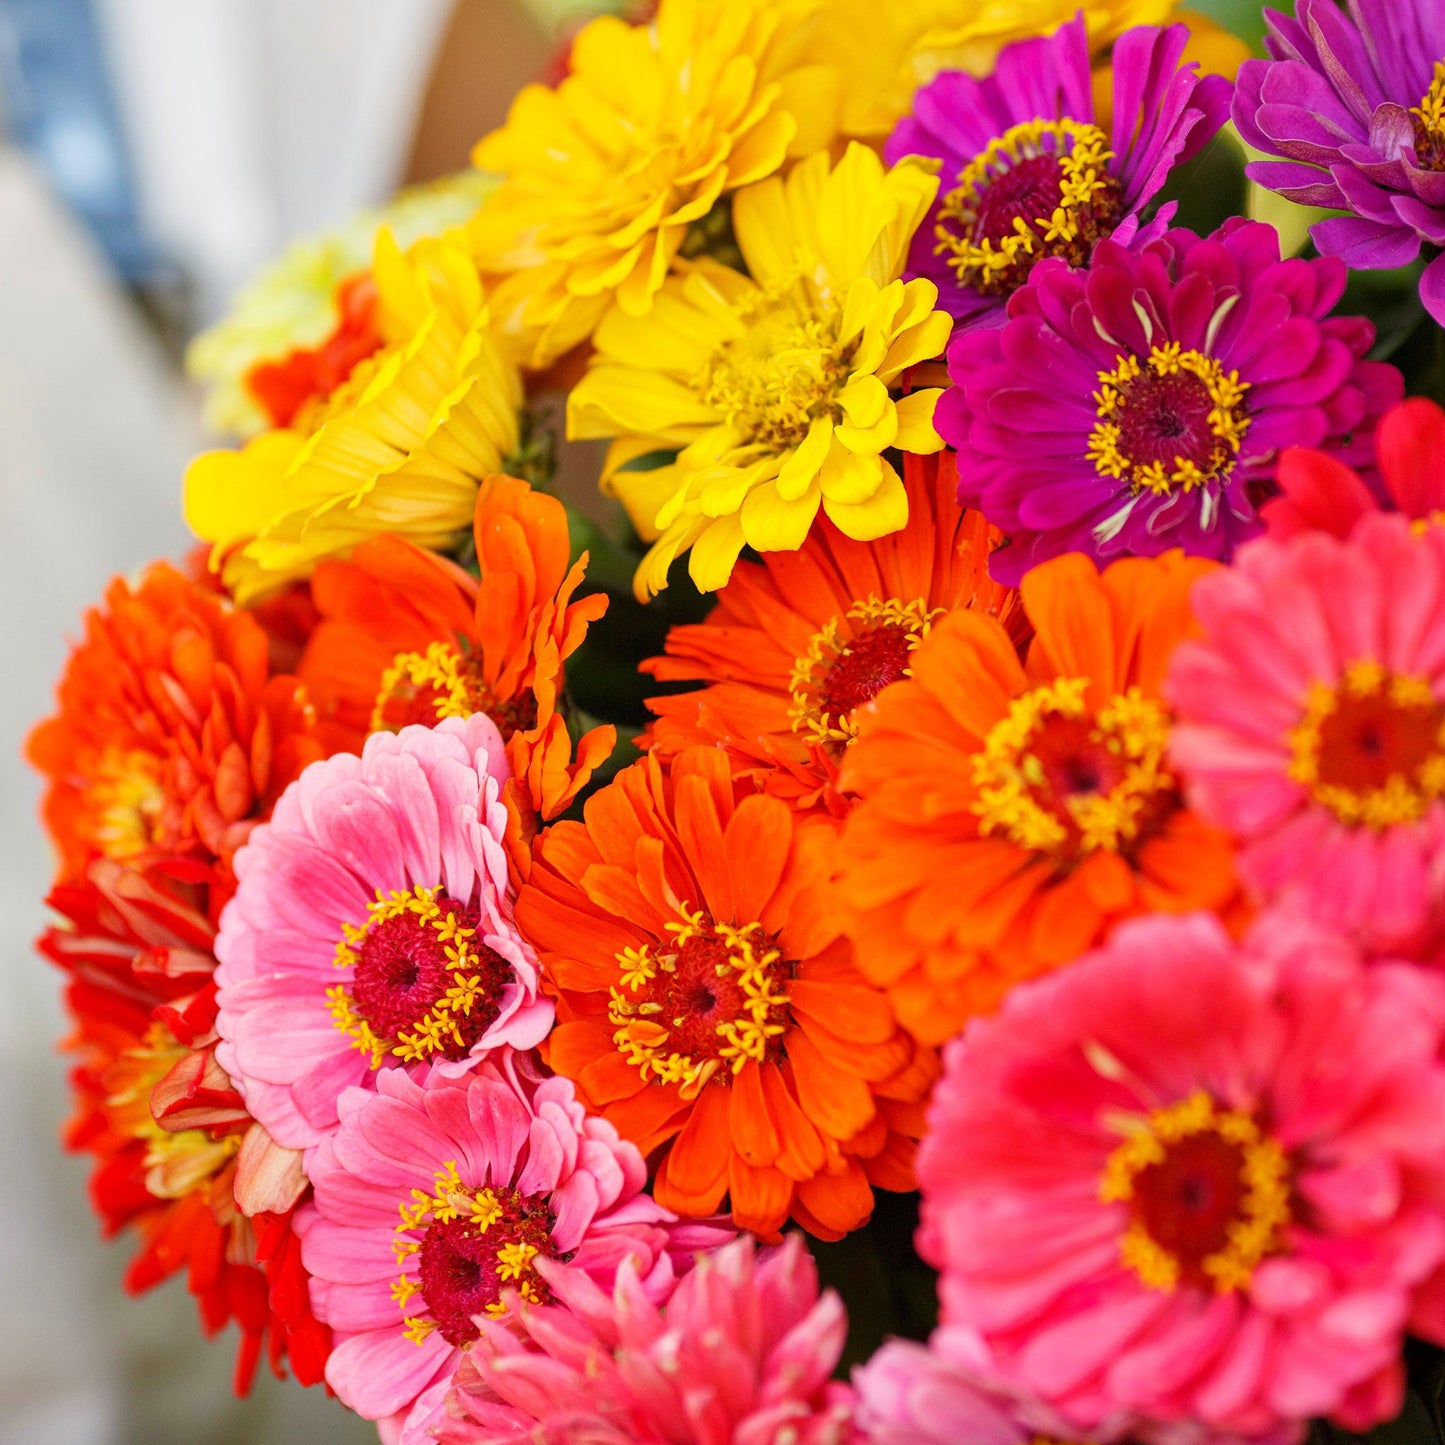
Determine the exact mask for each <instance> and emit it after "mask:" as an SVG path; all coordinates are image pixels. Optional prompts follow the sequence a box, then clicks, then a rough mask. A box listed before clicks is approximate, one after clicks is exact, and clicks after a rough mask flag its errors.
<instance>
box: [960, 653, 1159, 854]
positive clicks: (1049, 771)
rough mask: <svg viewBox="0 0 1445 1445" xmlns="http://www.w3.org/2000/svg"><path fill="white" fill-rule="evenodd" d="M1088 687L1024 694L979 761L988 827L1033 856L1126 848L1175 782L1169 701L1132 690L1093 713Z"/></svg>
mask: <svg viewBox="0 0 1445 1445" xmlns="http://www.w3.org/2000/svg"><path fill="white" fill-rule="evenodd" d="M1089 686H1090V683H1089V679H1088V678H1083V677H1060V678H1056V679H1055V680H1054V681H1053V682H1051V683H1047V684H1045V685H1044V686H1042V687H1036V688H1034V689H1033V690H1032V691H1030V692H1027V693H1024V694H1023V696H1021V697H1018V698H1015V699H1014V700H1013V702H1012V703H1011V704H1010V706H1009V710H1008V713H1007V714H1006V715H1005V716H1004V717H1003V718H1001V719H1000V720H999V721H998V722H997V723H995V724H994V726H993V727H992V728H991V729H990V730H989V734H988V737H987V738H985V739H984V745H983V748H982V749H981V750H980V751H979V752H977V753H975V754H974V756H973V760H972V763H973V782H974V786H975V787H976V788H977V790H978V797H977V798H976V799H975V801H974V803H973V805H972V807H973V811H974V813H975V814H976V815H977V816H978V818H979V819H980V823H979V832H980V833H981V834H984V835H989V834H1002V835H1003V836H1004V837H1006V838H1008V839H1009V840H1010V841H1011V842H1013V843H1015V844H1017V845H1018V846H1019V847H1020V848H1025V849H1027V850H1028V851H1030V852H1034V853H1054V854H1059V853H1065V852H1070V853H1074V852H1077V853H1088V852H1093V851H1095V850H1097V849H1107V850H1109V851H1112V852H1118V851H1120V850H1121V849H1123V848H1125V847H1126V846H1127V845H1128V844H1130V843H1131V842H1133V841H1134V840H1135V839H1136V838H1138V836H1139V835H1140V833H1141V832H1142V831H1143V829H1144V826H1145V824H1146V823H1147V822H1148V820H1149V819H1150V817H1151V816H1152V815H1153V814H1154V813H1155V811H1156V810H1157V808H1158V806H1159V803H1160V801H1161V798H1162V797H1163V796H1164V795H1166V794H1168V793H1169V792H1171V791H1172V790H1173V789H1174V786H1175V780H1174V777H1173V775H1172V774H1171V773H1170V772H1169V770H1168V768H1167V767H1166V766H1165V751H1166V748H1167V746H1168V741H1169V715H1168V713H1167V712H1166V711H1165V709H1164V707H1163V706H1162V705H1161V704H1160V703H1158V702H1156V701H1155V700H1153V699H1152V698H1147V697H1145V696H1143V694H1142V693H1141V692H1140V691H1139V689H1138V688H1136V687H1131V688H1129V689H1128V690H1127V691H1125V692H1123V693H1116V694H1114V696H1112V697H1111V698H1109V700H1108V702H1107V703H1105V705H1104V706H1103V707H1101V708H1099V709H1098V711H1097V712H1093V713H1091V712H1090V708H1089V705H1088V702H1087V700H1086V698H1087V693H1088V690H1089ZM1046 745H1047V746H1046ZM1106 782H1107V783H1108V786H1107V787H1104V786H1103V784H1104V783H1106Z"/></svg>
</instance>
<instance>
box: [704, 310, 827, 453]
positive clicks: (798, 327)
mask: <svg viewBox="0 0 1445 1445" xmlns="http://www.w3.org/2000/svg"><path fill="white" fill-rule="evenodd" d="M796 291H797V288H796V287H795V286H790V287H782V288H777V289H775V290H772V291H768V292H763V293H761V294H760V295H759V296H757V297H756V298H754V299H753V300H752V301H751V302H749V303H747V304H746V305H744V306H741V307H740V308H739V309H738V313H737V319H738V322H739V323H740V329H739V330H738V332H737V334H736V335H734V336H732V337H730V338H729V339H728V340H726V341H724V342H723V343H722V345H721V346H720V347H719V348H718V350H717V351H716V352H715V353H714V354H713V356H712V357H711V358H710V360H709V361H708V363H707V365H706V366H705V367H704V368H703V370H702V372H701V374H700V375H699V376H698V377H697V379H696V380H695V382H694V387H695V389H696V391H697V394H698V396H699V397H700V398H701V399H702V401H703V403H704V405H706V406H709V407H711V408H713V410H714V411H716V412H717V413H718V414H719V415H720V416H722V417H723V418H724V419H725V420H726V422H727V424H728V426H729V427H730V428H731V429H732V431H734V432H735V433H736V434H737V437H738V445H739V446H741V447H743V448H746V449H748V450H749V451H753V452H755V453H756V455H757V456H759V457H761V456H768V455H780V454H782V453H784V452H789V451H792V450H794V449H795V448H797V447H799V446H801V445H802V443H803V441H804V440H805V439H806V438H807V435H808V431H809V429H810V428H811V427H812V425H813V423H814V422H815V421H816V420H818V419H819V418H820V417H827V418H828V419H830V420H832V421H834V422H839V421H841V420H842V419H843V410H842V406H841V405H840V403H839V400H838V394H839V392H840V391H841V390H842V389H843V387H844V386H845V385H846V384H847V381H848V378H849V376H850V375H851V374H852V361H851V354H852V351H853V347H852V346H848V347H844V346H840V344H839V341H838V327H839V322H840V320H841V314H840V313H838V312H837V311H836V310H826V311H824V312H823V313H822V314H817V306H816V305H810V304H806V303H805V301H804V300H803V299H802V298H800V297H799V296H798V295H797V294H796ZM730 461H731V464H733V465H742V464H743V459H741V458H738V457H736V456H734V457H732V458H730Z"/></svg>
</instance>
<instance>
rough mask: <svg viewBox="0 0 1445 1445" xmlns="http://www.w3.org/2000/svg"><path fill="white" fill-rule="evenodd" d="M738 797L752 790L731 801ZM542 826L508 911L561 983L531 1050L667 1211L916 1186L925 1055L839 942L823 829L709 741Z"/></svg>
mask: <svg viewBox="0 0 1445 1445" xmlns="http://www.w3.org/2000/svg"><path fill="white" fill-rule="evenodd" d="M739 793H745V794H749V796H744V797H742V799H741V801H739V800H738V797H737V795H738V794H739ZM585 818H586V821H585V823H573V822H561V823H554V824H553V825H552V827H551V828H550V829H549V830H548V831H547V832H546V833H545V834H543V835H542V837H541V838H540V839H539V840H538V845H537V850H536V854H535V858H534V862H533V867H532V872H531V876H530V878H529V880H528V883H527V884H526V886H525V887H524V888H523V889H522V891H521V894H520V896H519V898H518V902H517V921H518V923H519V925H520V926H521V928H522V931H523V933H524V934H525V936H526V937H527V938H528V940H529V941H530V942H531V943H533V944H534V945H535V946H536V948H537V951H538V953H539V955H540V956H541V961H542V966H543V969H544V970H545V975H546V980H547V986H548V988H549V990H552V991H555V993H556V994H557V998H558V1023H557V1027H556V1028H555V1029H554V1030H553V1031H552V1033H551V1035H550V1036H549V1037H548V1038H547V1040H546V1042H545V1043H544V1044H543V1046H542V1051H543V1056H544V1057H545V1058H546V1060H547V1062H548V1063H549V1064H550V1065H551V1066H552V1068H554V1069H555V1070H556V1071H557V1072H558V1073H559V1074H565V1075H567V1077H569V1078H571V1079H575V1080H576V1082H577V1090H578V1095H579V1097H580V1098H581V1099H582V1101H583V1103H584V1104H586V1105H587V1106H588V1108H590V1109H592V1110H594V1111H596V1112H597V1113H600V1114H601V1115H602V1116H603V1117H604V1118H606V1119H608V1120H610V1121H611V1122H612V1123H613V1124H615V1125H616V1126H617V1129H618V1131H619V1132H620V1133H621V1134H622V1135H623V1137H624V1138H628V1139H631V1140H633V1141H634V1142H635V1143H636V1144H637V1146H638V1147H639V1148H640V1149H641V1150H642V1152H643V1153H644V1154H645V1155H648V1156H649V1157H651V1156H653V1155H654V1154H655V1153H657V1152H658V1151H660V1150H662V1146H664V1145H667V1146H668V1147H667V1148H666V1149H665V1150H663V1151H662V1152H661V1158H660V1162H659V1163H658V1165H657V1182H656V1190H655V1192H656V1196H657V1199H658V1201H659V1202H660V1203H662V1204H664V1205H666V1206H667V1207H668V1208H669V1209H674V1210H676V1211H677V1212H678V1213H679V1214H689V1215H706V1214H711V1213H713V1212H714V1211H715V1210H716V1209H717V1208H718V1207H719V1205H720V1204H721V1202H722V1199H723V1196H724V1195H727V1196H729V1198H730V1201H731V1208H732V1215H733V1219H734V1220H735V1221H736V1222H737V1223H738V1224H739V1225H740V1226H742V1227H743V1228H746V1229H751V1230H753V1231H754V1232H756V1233H758V1234H763V1235H772V1234H775V1233H776V1232H777V1230H778V1229H779V1228H780V1226H781V1225H782V1224H783V1222H784V1221H785V1220H786V1219H787V1218H789V1216H791V1217H792V1218H793V1219H796V1220H797V1221H798V1222H799V1223H800V1224H802V1225H803V1226H804V1228H806V1229H808V1230H809V1231H811V1232H812V1233H814V1234H818V1235H820V1236H822V1237H823V1238H832V1239H836V1238H838V1237H840V1236H841V1235H843V1234H846V1233H847V1232H848V1231H849V1230H850V1229H856V1228H857V1227H858V1226H859V1225H860V1224H862V1223H863V1222H864V1221H865V1220H866V1219H867V1218H868V1216H869V1214H870V1213H871V1212H872V1208H873V1186H874V1185H878V1186H880V1187H882V1188H885V1189H910V1188H912V1187H913V1186H912V1170H911V1159H912V1152H913V1142H912V1141H913V1140H914V1139H916V1138H917V1137H918V1132H917V1131H918V1128H919V1126H920V1125H921V1122H922V1110H921V1108H920V1107H919V1102H918V1101H919V1100H920V1099H922V1098H923V1096H924V1094H925V1093H926V1091H927V1089H928V1086H929V1084H930V1082H931V1081H932V1078H933V1075H934V1071H935V1060H934V1058H933V1055H932V1054H931V1052H929V1051H928V1050H925V1049H918V1048H915V1047H914V1046H913V1044H912V1043H911V1042H910V1041H909V1039H908V1036H907V1035H906V1034H904V1033H902V1032H901V1031H900V1030H899V1029H898V1027H897V1025H896V1024H895V1022H894V1020H893V1014H892V1010H891V1009H890V1008H889V1006H888V1002H887V1000H886V999H885V998H884V997H883V995H882V994H881V993H879V992H878V991H877V990H875V989H872V988H870V987H869V986H868V985H867V983H866V982H865V981H864V979H863V977H862V975H861V974H860V973H859V972H858V970H857V968H855V967H854V964H853V962H852V959H851V956H850V953H849V950H848V947H847V945H846V943H843V942H842V941H840V940H839V939H838V937H837V925H836V922H835V921H834V920H833V919H832V918H831V917H830V916H829V914H828V912H827V909H826V900H825V898H824V896H823V893H822V890H821V887H820V885H821V883H822V882H823V879H824V877H825V876H826V873H827V870H828V869H829V867H830V866H831V865H832V863H833V861H834V856H835V853H836V831H835V829H834V826H833V825H832V824H831V823H830V822H829V821H827V820H826V819H821V818H815V819H811V820H807V819H800V818H799V817H797V816H796V815H795V814H794V813H793V812H792V811H791V810H790V809H789V808H788V806H787V805H786V804H785V803H783V802H781V801H780V800H778V799H777V798H770V797H766V796H762V795H757V794H753V793H752V790H751V788H749V787H747V786H746V785H743V786H741V787H740V786H739V783H738V780H737V779H736V778H735V777H734V775H733V773H732V772H731V771H730V769H729V764H728V759H727V756H726V754H724V753H723V752H722V751H721V750H720V749H717V748H689V749H688V750H686V751H685V752H682V753H679V754H678V755H677V757H676V758H675V759H673V761H672V763H671V767H670V769H668V770H664V768H663V767H662V765H661V764H660V763H659V762H658V760H657V759H656V758H651V757H649V758H645V759H644V760H643V761H642V762H640V763H637V764H635V765H634V766H632V767H630V768H627V769H626V770H625V771H623V772H622V773H620V774H619V775H618V777H617V778H616V779H615V780H614V781H613V782H612V783H610V784H609V785H608V786H607V787H605V788H603V789H602V790H601V791H600V792H598V793H596V794H594V795H593V796H592V797H591V798H589V799H588V801H587V803H586V805H585Z"/></svg>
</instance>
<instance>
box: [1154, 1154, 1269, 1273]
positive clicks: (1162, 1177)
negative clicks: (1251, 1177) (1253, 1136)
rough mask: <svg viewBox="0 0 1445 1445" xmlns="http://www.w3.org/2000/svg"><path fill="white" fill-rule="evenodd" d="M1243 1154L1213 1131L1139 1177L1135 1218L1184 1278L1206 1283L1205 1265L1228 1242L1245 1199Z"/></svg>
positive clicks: (1166, 1157) (1165, 1158) (1168, 1156)
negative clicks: (1170, 1257)
mask: <svg viewBox="0 0 1445 1445" xmlns="http://www.w3.org/2000/svg"><path fill="white" fill-rule="evenodd" d="M1243 1168H1244V1150H1243V1149H1242V1148H1241V1147H1240V1146H1239V1145H1238V1144H1232V1143H1230V1142H1229V1141H1228V1140H1226V1139H1222V1138H1220V1136H1219V1135H1218V1134H1216V1133H1214V1132H1212V1131H1209V1132H1205V1133H1199V1134H1191V1135H1189V1136H1188V1137H1187V1138H1184V1139H1180V1140H1179V1141H1178V1142H1177V1143H1175V1144H1172V1145H1170V1147H1169V1152H1168V1153H1167V1154H1166V1155H1165V1157H1164V1159H1163V1161H1162V1162H1161V1163H1158V1164H1151V1165H1149V1166H1148V1167H1147V1168H1145V1169H1141V1170H1140V1171H1139V1173H1138V1174H1136V1175H1135V1176H1134V1217H1135V1219H1137V1220H1138V1221H1139V1223H1140V1224H1142V1225H1143V1226H1144V1228H1145V1229H1146V1230H1147V1231H1148V1233H1149V1236H1150V1238H1151V1239H1153V1240H1154V1242H1155V1243H1156V1244H1158V1245H1159V1247H1160V1248H1161V1249H1164V1250H1166V1251H1167V1252H1168V1253H1169V1254H1172V1255H1173V1256H1174V1258H1175V1260H1177V1261H1178V1263H1179V1267H1180V1272H1181V1274H1182V1276H1183V1277H1184V1278H1185V1279H1187V1280H1188V1281H1189V1282H1191V1283H1193V1284H1202V1283H1204V1282H1205V1281H1206V1279H1207V1278H1208V1277H1207V1276H1206V1275H1205V1274H1204V1261H1205V1260H1206V1259H1207V1258H1208V1257H1209V1256H1210V1255H1212V1254H1215V1253H1217V1252H1218V1251H1219V1250H1222V1249H1223V1248H1225V1246H1226V1245H1227V1244H1228V1243H1229V1226H1230V1225H1231V1224H1232V1223H1233V1222H1234V1220H1235V1218H1236V1216H1237V1215H1238V1214H1239V1207H1240V1201H1241V1200H1242V1198H1243V1196H1244V1184H1243V1181H1242V1179H1241V1170H1242V1169H1243Z"/></svg>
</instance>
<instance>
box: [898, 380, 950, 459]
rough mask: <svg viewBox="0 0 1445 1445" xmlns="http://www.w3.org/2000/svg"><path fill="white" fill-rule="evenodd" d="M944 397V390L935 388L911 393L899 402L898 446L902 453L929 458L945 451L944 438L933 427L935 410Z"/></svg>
mask: <svg viewBox="0 0 1445 1445" xmlns="http://www.w3.org/2000/svg"><path fill="white" fill-rule="evenodd" d="M942 395H943V388H942V387H936V386H935V387H928V388H927V389H925V390H923V391H911V392H909V394H908V395H907V396H905V397H903V398H901V399H900V400H899V402H898V404H897V407H898V439H897V442H896V445H897V446H898V448H899V450H900V451H905V452H916V453H917V454H918V455H919V456H928V455H929V454H930V453H932V452H941V451H942V450H943V447H944V441H943V438H942V437H941V436H939V434H938V433H937V431H935V430H934V427H933V409H934V407H936V406H937V405H938V398H939V397H940V396H942Z"/></svg>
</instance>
